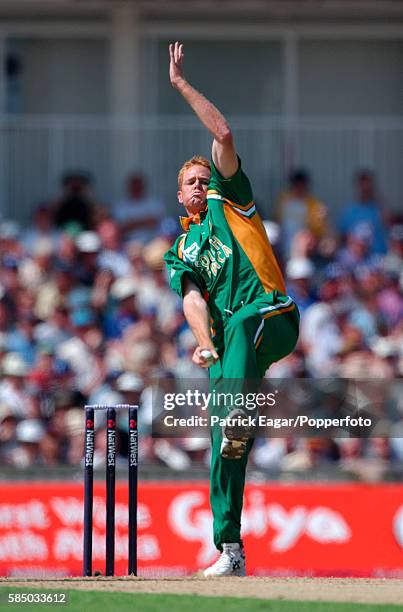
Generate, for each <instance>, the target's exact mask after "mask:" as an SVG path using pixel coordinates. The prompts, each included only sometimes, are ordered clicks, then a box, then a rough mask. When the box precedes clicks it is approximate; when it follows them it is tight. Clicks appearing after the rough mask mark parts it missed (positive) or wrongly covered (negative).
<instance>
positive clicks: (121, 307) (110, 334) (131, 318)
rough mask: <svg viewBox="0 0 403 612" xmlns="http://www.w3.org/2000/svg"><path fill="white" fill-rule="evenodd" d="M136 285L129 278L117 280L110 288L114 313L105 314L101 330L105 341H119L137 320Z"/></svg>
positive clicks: (124, 277)
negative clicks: (114, 305)
mask: <svg viewBox="0 0 403 612" xmlns="http://www.w3.org/2000/svg"><path fill="white" fill-rule="evenodd" d="M136 294H137V283H136V281H135V280H134V279H133V278H132V277H130V276H123V277H121V278H118V279H117V280H116V281H115V282H114V283H113V285H112V287H111V296H112V298H113V299H114V300H115V303H116V311H115V312H114V313H113V314H108V313H107V314H106V316H105V317H104V320H103V330H104V334H105V337H106V339H107V340H114V339H120V338H122V336H123V333H124V331H125V330H126V329H127V328H128V327H129V326H130V325H133V323H136V322H137V321H138V319H139V314H138V311H137V304H136Z"/></svg>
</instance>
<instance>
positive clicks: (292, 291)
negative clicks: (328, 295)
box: [286, 257, 316, 313]
mask: <svg viewBox="0 0 403 612" xmlns="http://www.w3.org/2000/svg"><path fill="white" fill-rule="evenodd" d="M313 274H314V267H313V265H312V262H311V261H310V260H309V259H307V258H306V257H295V258H292V259H290V260H289V261H288V263H287V267H286V275H287V278H288V281H289V282H288V284H287V289H288V295H289V296H290V297H291V298H292V299H293V300H294V301H295V303H296V304H298V308H299V310H300V312H301V313H302V312H304V311H305V310H306V309H307V308H308V307H309V306H310V305H311V304H313V303H314V302H315V301H316V296H315V294H314V292H313V290H312V286H311V281H312V277H313Z"/></svg>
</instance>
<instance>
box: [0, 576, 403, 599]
mask: <svg viewBox="0 0 403 612" xmlns="http://www.w3.org/2000/svg"><path fill="white" fill-rule="evenodd" d="M0 586H16V587H33V588H46V589H66V588H68V589H80V590H91V591H125V592H131V593H154V594H156V593H171V594H175V595H184V594H187V595H208V596H217V597H256V598H259V599H271V600H274V599H287V600H296V601H332V602H336V601H337V602H346V603H350V602H354V603H372V604H376V603H378V604H402V603H403V580H391V579H385V580H383V579H366V578H357V579H351V578H254V577H253V576H250V577H247V578H215V579H214V578H213V579H208V580H207V579H203V578H197V577H195V578H163V579H153V578H135V577H132V578H70V579H63V580H59V579H51V580H49V579H47V580H33V579H32V580H30V579H26V580H15V579H10V578H0Z"/></svg>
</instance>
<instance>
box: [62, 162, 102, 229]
mask: <svg viewBox="0 0 403 612" xmlns="http://www.w3.org/2000/svg"><path fill="white" fill-rule="evenodd" d="M91 188H92V179H91V176H90V174H89V173H87V172H82V171H78V172H69V173H67V174H65V175H64V177H63V179H62V194H61V196H60V198H59V199H58V200H56V202H54V203H53V210H54V219H55V225H56V227H58V228H61V229H66V227H68V226H69V225H70V224H71V223H74V224H78V226H79V227H80V228H81V230H89V229H93V227H94V226H95V224H96V222H97V220H98V219H99V217H100V215H101V214H102V207H101V206H100V204H99V203H98V202H96V200H95V199H94V197H93V194H92V193H91Z"/></svg>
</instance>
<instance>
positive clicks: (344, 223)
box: [339, 170, 386, 254]
mask: <svg viewBox="0 0 403 612" xmlns="http://www.w3.org/2000/svg"><path fill="white" fill-rule="evenodd" d="M355 188H356V193H357V195H356V200H355V201H353V202H351V203H350V204H348V205H347V206H346V209H345V210H344V212H343V214H342V216H341V218H340V222H339V230H340V232H341V234H342V237H346V236H347V235H348V234H352V233H357V232H359V233H361V235H363V233H365V234H366V236H367V239H368V252H369V254H377V253H380V254H383V253H386V232H385V226H384V223H383V220H382V216H381V206H380V202H379V198H378V195H377V193H376V182H375V176H374V174H373V173H372V172H371V171H369V170H360V171H359V172H358V173H357V175H356V177H355Z"/></svg>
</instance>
